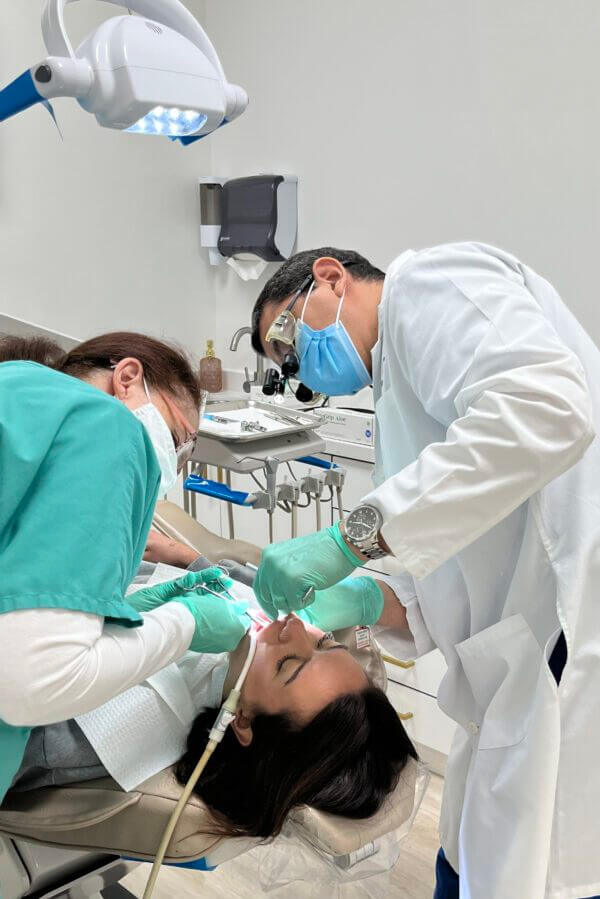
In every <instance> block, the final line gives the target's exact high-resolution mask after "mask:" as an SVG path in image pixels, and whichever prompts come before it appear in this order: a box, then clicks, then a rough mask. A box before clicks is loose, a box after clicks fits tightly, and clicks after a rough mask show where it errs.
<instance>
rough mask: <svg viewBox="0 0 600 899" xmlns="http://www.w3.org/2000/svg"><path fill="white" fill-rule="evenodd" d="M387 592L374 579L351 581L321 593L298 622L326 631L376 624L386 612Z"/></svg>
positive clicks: (303, 612) (365, 578) (346, 579)
mask: <svg viewBox="0 0 600 899" xmlns="http://www.w3.org/2000/svg"><path fill="white" fill-rule="evenodd" d="M383 603H384V599H383V591H382V590H381V587H380V586H379V584H378V583H377V581H374V580H373V578H372V577H347V578H345V579H344V580H343V581H340V582H339V584H335V585H334V586H333V587H329V589H328V590H319V591H318V592H317V593H316V595H315V601H314V602H313V604H312V605H311V606H309V607H308V608H307V609H301V610H300V611H299V612H296V614H297V616H298V618H302V620H303V621H307V622H308V623H309V624H314V626H315V627H318V628H321V630H323V631H338V630H341V629H342V628H344V627H354V626H355V625H358V624H369V625H373V624H376V623H377V622H378V621H379V619H380V618H381V613H382V612H383Z"/></svg>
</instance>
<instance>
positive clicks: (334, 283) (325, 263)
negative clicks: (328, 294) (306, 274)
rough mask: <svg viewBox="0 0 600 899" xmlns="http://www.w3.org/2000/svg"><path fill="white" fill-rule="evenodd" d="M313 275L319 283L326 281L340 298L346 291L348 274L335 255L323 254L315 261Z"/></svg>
mask: <svg viewBox="0 0 600 899" xmlns="http://www.w3.org/2000/svg"><path fill="white" fill-rule="evenodd" d="M312 270H313V277H314V279H315V281H316V282H317V284H318V285H321V284H323V283H326V284H328V285H329V287H330V288H331V289H332V290H333V292H334V293H335V295H336V296H337V297H338V298H339V297H341V296H342V294H343V292H344V288H345V287H346V282H347V280H348V275H347V273H346V269H345V268H344V266H343V265H342V263H341V262H340V261H339V259H334V258H333V256H321V257H320V258H319V259H315V261H314V263H313V269H312Z"/></svg>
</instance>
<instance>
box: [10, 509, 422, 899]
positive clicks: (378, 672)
mask: <svg viewBox="0 0 600 899" xmlns="http://www.w3.org/2000/svg"><path fill="white" fill-rule="evenodd" d="M154 524H155V526H156V527H158V529H159V530H161V531H162V532H163V533H165V534H166V535H167V536H171V537H174V538H176V539H178V540H181V541H182V542H185V543H186V544H187V545H188V546H191V547H192V548H194V549H196V550H197V551H198V553H202V554H203V555H205V556H207V557H208V558H209V559H210V560H211V561H218V560H220V559H221V558H223V557H224V556H226V557H227V558H230V559H231V558H233V559H234V560H235V561H239V562H242V563H245V562H246V561H251V562H253V563H254V564H257V563H258V560H259V558H260V550H259V549H258V547H253V546H252V545H251V544H247V543H243V542H242V541H230V540H224V539H223V538H221V537H218V536H216V535H214V534H211V532H209V531H206V529H205V528H204V527H203V526H202V525H200V524H199V523H198V522H196V521H194V520H193V519H191V518H190V517H189V516H188V515H186V513H185V512H183V511H182V510H181V509H179V507H177V506H174V505H173V504H172V503H167V502H163V503H159V504H158V506H157V512H156V516H155V521H154ZM207 534H208V535H209V539H207V536H206V535H207ZM232 544H233V545H232ZM336 638H337V639H338V640H339V641H340V642H344V643H345V644H346V645H347V646H348V647H349V649H350V652H351V653H352V655H353V656H354V657H355V658H356V659H357V660H358V661H359V662H360V664H361V665H362V666H363V668H364V669H365V671H366V673H367V674H368V675H369V677H370V678H371V679H372V680H373V682H374V683H376V684H377V685H378V686H381V687H382V688H383V689H385V687H386V684H387V678H386V674H385V667H384V664H383V661H382V659H381V654H380V652H379V650H378V648H377V646H376V644H375V642H374V641H373V642H372V643H371V645H370V646H368V647H363V648H360V649H359V648H357V646H356V636H355V630H354V628H347V629H345V630H343V631H338V632H337V634H336ZM382 738H385V737H382ZM217 752H218V749H217ZM427 779H428V776H427V774H426V773H425V772H424V770H423V768H422V766H420V765H419V764H418V763H416V762H413V761H412V760H411V762H410V763H409V765H408V766H407V767H406V769H405V770H404V772H403V774H402V776H401V778H400V781H399V783H398V785H397V787H396V789H395V791H394V792H393V793H392V794H390V796H389V797H388V798H387V800H386V802H385V804H384V805H383V806H382V808H381V809H380V810H379V812H378V813H377V814H376V815H374V816H372V817H371V818H369V819H366V820H362V821H356V820H350V819H345V818H341V817H338V816H334V815H328V814H325V813H323V812H319V811H316V810H315V809H311V808H308V807H303V808H299V809H295V810H294V812H293V813H292V814H290V816H289V817H288V822H287V823H286V833H287V835H291V836H292V837H294V838H297V839H300V840H301V841H302V843H303V845H304V846H307V847H310V849H311V850H312V851H313V852H314V853H317V854H318V855H319V856H320V858H321V859H324V860H325V861H326V862H327V864H328V865H330V866H332V867H333V869H338V870H339V871H340V872H348V871H351V870H352V868H353V866H355V865H358V864H360V863H364V859H366V858H369V857H370V856H374V855H376V854H377V852H378V851H379V847H380V842H381V840H382V839H383V840H385V839H386V838H387V837H388V836H389V835H393V834H397V835H398V839H400V837H401V835H402V833H403V832H404V830H408V828H409V827H410V823H411V822H412V820H413V819H414V816H415V814H416V812H417V810H418V807H419V804H420V801H421V799H422V796H423V793H424V791H425V788H426V785H427ZM181 790H182V788H181V786H180V785H179V784H178V783H177V781H176V779H175V775H174V769H173V768H167V769H166V770H165V771H162V772H160V773H159V774H157V775H155V776H153V777H151V778H150V779H149V780H147V781H146V782H145V783H143V784H141V785H140V786H138V787H137V788H136V789H135V790H132V791H130V792H128V793H126V792H124V791H123V790H122V789H121V788H120V787H119V785H118V784H117V783H116V782H115V781H113V780H112V779H111V778H108V777H106V778H102V779H99V780H95V781H86V782H84V783H81V784H69V785H68V786H62V787H47V788H44V789H38V790H32V791H29V792H23V793H20V792H15V793H13V792H11V791H9V792H8V794H7V795H6V797H5V799H4V802H3V804H2V806H1V807H0V899H51V897H55V899H58V897H61V899H101V897H104V899H119V897H123V899H125V897H133V894H132V893H130V892H129V891H128V890H126V889H125V888H124V887H123V886H121V885H120V884H119V881H120V880H122V879H123V878H124V877H125V876H126V875H127V874H128V873H129V872H130V871H131V869H132V866H133V865H132V863H140V862H144V861H152V860H153V857H154V853H155V852H156V850H157V847H158V845H159V843H160V839H161V836H162V833H163V831H164V829H165V827H166V826H167V823H168V820H169V817H170V815H171V812H172V811H173V809H174V807H175V805H176V803H177V800H178V798H179V796H180V794H181ZM210 821H211V818H210V812H209V811H208V809H207V808H206V806H205V805H204V804H203V802H202V801H201V800H200V799H199V798H198V797H197V796H195V795H192V797H191V799H190V801H189V802H188V804H187V806H186V809H185V811H184V813H183V814H182V816H181V818H180V820H179V822H178V824H177V827H176V829H175V832H174V834H173V837H172V839H171V842H170V844H169V847H168V851H167V855H166V858H165V864H168V865H178V866H184V867H190V868H195V869H197V870H198V871H199V872H209V871H211V870H213V869H214V868H215V867H217V866H218V865H220V864H222V863H223V862H225V861H228V860H230V859H232V858H235V857H236V856H238V855H241V854H242V853H244V852H246V851H248V850H249V849H251V848H253V847H255V846H257V845H259V844H261V843H264V842H265V841H263V840H261V839H258V838H256V839H253V838H230V837H226V838H221V837H216V836H214V835H209V834H207V833H206V830H210ZM267 842H269V841H267ZM149 870H150V869H149V867H148V873H149ZM199 876H201V874H199ZM363 876H364V875H363ZM159 885H160V880H159ZM198 893H199V895H202V883H199V884H198Z"/></svg>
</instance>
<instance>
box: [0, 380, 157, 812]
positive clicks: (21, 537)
mask: <svg viewBox="0 0 600 899" xmlns="http://www.w3.org/2000/svg"><path fill="white" fill-rule="evenodd" d="M159 484H160V469H159V466H158V462H157V459H156V455H155V453H154V450H153V448H152V444H151V442H150V439H149V437H148V435H147V433H146V430H145V428H144V427H143V425H142V424H141V423H140V422H139V421H138V420H137V419H136V418H135V416H133V415H132V414H131V412H130V411H129V410H128V409H127V408H126V406H124V405H123V403H121V402H119V401H118V400H115V399H114V398H113V397H110V396H108V395H107V394H105V393H103V392H102V391H100V390H97V389H96V388H95V387H91V386H90V385H89V384H86V383H85V382H83V381H80V380H78V379H76V378H72V377H70V376H69V375H64V374H61V373H60V372H56V371H53V370H52V369H49V368H46V367H45V366H42V365H37V364H36V363H33V362H4V363H2V364H0V613H2V612H12V611H15V610H18V609H31V608H64V609H72V610H76V611H80V612H89V613H91V614H94V615H100V616H103V617H105V618H106V619H109V620H111V621H114V622H117V623H119V624H122V625H125V626H137V625H140V624H143V620H142V618H141V616H140V615H139V614H138V613H137V612H136V611H135V609H133V608H132V607H131V606H130V605H129V603H128V602H127V601H126V599H125V598H124V596H125V591H126V589H127V587H128V585H129V584H130V582H131V580H132V579H133V576H134V574H135V572H136V570H137V567H138V565H139V563H140V561H141V559H142V555H143V553H144V548H145V545H146V539H147V536H148V531H149V529H150V524H151V521H152V514H153V511H154V506H155V503H156V497H157V495H158V489H159ZM34 559H35V564H33V560H34ZM0 627H2V619H1V617H0ZM15 732H17V733H15ZM28 733H29V731H28V728H11V727H10V726H9V725H6V724H5V723H3V722H0V799H1V797H2V796H3V795H4V792H5V791H6V789H7V788H8V786H9V785H10V783H11V780H12V777H13V775H14V773H15V771H16V770H17V768H18V765H19V764H20V761H21V757H22V750H23V749H24V747H25V743H26V742H27V735H28ZM19 746H20V747H21V750H20V751H19ZM7 755H8V756H10V758H7ZM15 760H16V762H15Z"/></svg>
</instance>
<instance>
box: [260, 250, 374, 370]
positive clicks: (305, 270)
mask: <svg viewBox="0 0 600 899" xmlns="http://www.w3.org/2000/svg"><path fill="white" fill-rule="evenodd" d="M324 256H330V257H331V258H332V259H337V260H338V262H343V263H345V264H346V265H347V266H348V267H349V270H350V274H351V275H352V277H353V278H355V279H356V280H357V281H382V280H383V279H384V278H385V273H384V272H382V271H381V269H379V268H377V266H375V265H372V263H370V262H369V260H368V259H365V257H364V256H361V255H360V253H357V252H356V250H338V249H336V247H319V248H318V249H316V250H302V252H301V253H295V254H294V255H293V256H290V258H289V259H286V261H285V262H284V263H283V264H282V265H281V266H280V267H279V268H278V269H277V271H276V272H275V274H274V275H272V276H271V277H270V278H269V280H268V281H267V283H266V284H265V286H264V287H263V289H262V290H261V292H260V294H259V295H258V299H257V301H256V303H255V304H254V309H253V310H252V337H251V340H252V346H253V348H254V351H255V352H256V353H259V354H260V355H261V356H264V355H265V351H264V349H263V345H262V341H261V339H260V321H261V318H262V315H263V312H264V311H265V308H266V307H267V306H271V305H273V304H274V303H280V302H281V300H285V299H287V298H288V297H290V296H291V295H292V294H293V293H294V291H295V290H298V288H299V287H300V285H301V284H302V282H303V281H304V280H306V278H308V277H309V275H310V273H311V272H312V267H313V265H314V264H315V262H316V261H317V259H321V258H322V257H324ZM307 289H308V285H307Z"/></svg>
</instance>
